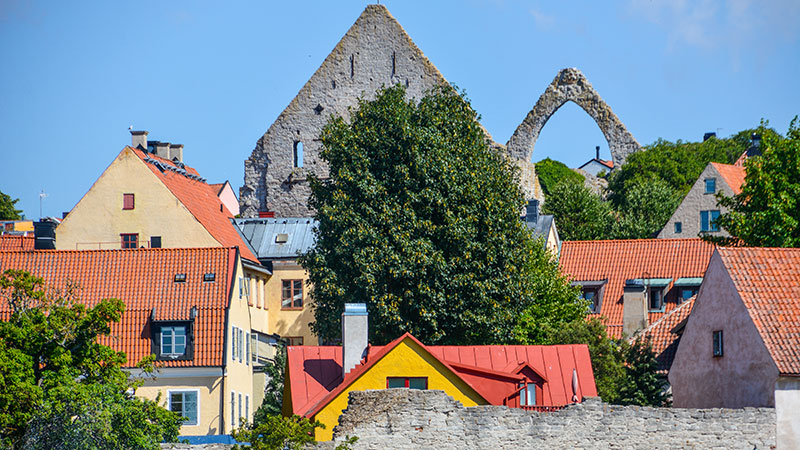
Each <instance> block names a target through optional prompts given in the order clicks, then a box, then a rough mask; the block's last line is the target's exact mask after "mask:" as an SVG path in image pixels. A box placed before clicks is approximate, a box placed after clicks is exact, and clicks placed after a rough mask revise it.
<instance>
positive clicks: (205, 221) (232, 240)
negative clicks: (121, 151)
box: [128, 147, 258, 263]
mask: <svg viewBox="0 0 800 450" xmlns="http://www.w3.org/2000/svg"><path fill="white" fill-rule="evenodd" d="M128 148H129V149H131V150H132V151H133V152H134V153H135V154H136V155H137V156H138V157H139V158H141V160H142V161H144V163H145V164H146V165H147V167H149V168H150V170H151V171H152V172H153V174H155V176H156V177H157V178H158V179H159V180H161V182H162V183H164V185H165V186H167V188H168V189H169V190H170V192H172V194H173V195H175V197H177V198H178V200H180V202H181V203H183V205H184V206H185V207H186V209H188V210H189V212H190V213H191V214H192V215H193V216H194V218H195V219H197V221H198V222H200V224H201V225H203V227H205V229H206V230H208V232H209V234H211V236H213V237H214V239H216V240H217V242H219V243H220V244H221V245H222V246H223V247H239V251H240V252H241V256H242V258H245V259H248V260H250V261H253V262H256V263H258V257H256V255H255V254H253V252H252V251H251V250H250V247H249V246H248V245H247V244H246V243H245V242H244V241H243V240H242V237H241V235H240V234H239V233H238V232H237V231H236V229H235V228H234V226H235V225H234V224H233V222H231V219H233V215H232V214H231V213H230V211H228V208H226V207H224V205H223V203H222V200H220V198H219V196H218V194H219V187H215V186H214V185H210V184H207V183H206V182H205V181H204V180H203V179H201V178H200V177H199V176H198V174H197V171H196V170H195V169H193V168H191V167H189V166H186V165H184V166H183V167H180V166H178V165H176V163H174V162H173V161H170V160H168V159H164V158H161V157H158V156H156V155H154V154H152V153H147V152H145V151H143V150H141V149H135V148H133V147H128ZM182 171H184V172H182ZM185 173H188V174H190V175H192V176H186V174H185Z"/></svg>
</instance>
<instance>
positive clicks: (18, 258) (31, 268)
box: [0, 247, 236, 367]
mask: <svg viewBox="0 0 800 450" xmlns="http://www.w3.org/2000/svg"><path fill="white" fill-rule="evenodd" d="M235 256H236V249H233V248H225V247H217V248H164V249H132V250H82V251H77V250H47V251H40V250H35V251H0V269H2V270H6V269H12V268H13V269H21V270H26V271H28V272H30V273H32V274H34V275H36V276H39V277H41V278H44V280H45V284H46V286H48V287H52V288H56V289H63V288H64V287H65V286H66V282H67V280H70V281H73V282H76V283H78V285H79V286H80V291H79V298H80V299H81V303H84V304H87V305H95V304H97V303H98V302H99V301H100V300H102V299H106V298H119V299H120V300H122V301H124V302H125V312H124V313H123V315H122V320H121V321H120V322H119V323H115V324H112V327H111V337H107V338H103V339H102V342H103V343H104V344H106V345H109V346H111V347H112V348H114V349H115V350H118V351H124V352H125V353H126V354H127V355H128V363H127V366H133V365H135V364H136V363H137V362H138V361H140V360H141V359H142V358H143V357H145V356H147V355H149V354H150V353H151V339H150V325H149V318H150V314H151V312H152V311H153V310H154V309H155V311H156V316H157V317H156V318H157V319H173V320H174V319H188V318H189V311H190V310H191V308H192V307H197V317H196V318H195V323H194V359H193V360H191V361H164V364H165V366H167V367H189V366H206V367H207V366H221V365H222V357H223V353H224V345H225V342H224V336H225V310H226V308H227V307H228V301H229V299H230V290H231V277H232V276H233V268H234V264H235V262H236V258H235ZM212 272H213V273H215V274H216V280H215V281H214V282H204V281H203V275H204V274H206V273H212ZM176 273H185V274H186V281H185V282H183V283H176V282H174V276H175V274H176ZM8 314H9V310H8V305H7V303H5V301H4V300H0V318H2V319H5V318H7V317H8Z"/></svg>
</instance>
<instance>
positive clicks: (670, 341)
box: [636, 296, 697, 371]
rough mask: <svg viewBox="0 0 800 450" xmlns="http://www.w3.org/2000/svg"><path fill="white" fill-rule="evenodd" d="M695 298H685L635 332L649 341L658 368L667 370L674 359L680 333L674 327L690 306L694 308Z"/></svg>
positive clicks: (682, 318)
mask: <svg viewBox="0 0 800 450" xmlns="http://www.w3.org/2000/svg"><path fill="white" fill-rule="evenodd" d="M696 298H697V297H696V296H694V297H692V298H690V299H689V300H686V301H685V302H683V303H681V304H680V305H679V306H677V307H676V308H675V309H673V310H672V311H670V312H669V313H667V314H664V316H662V317H661V318H660V319H658V320H657V321H656V322H655V323H653V324H651V325H650V326H649V327H647V328H645V329H644V330H642V331H640V332H639V333H637V335H636V337H639V336H644V337H645V338H646V339H648V340H649V341H650V345H652V347H653V353H655V355H656V360H657V361H658V370H661V371H668V370H669V368H670V367H671V366H672V360H673V359H675V351H676V350H678V342H679V338H680V334H679V332H677V330H675V327H677V326H678V325H680V324H681V323H682V322H683V321H684V320H686V318H687V317H689V314H690V313H691V312H692V308H694V301H695V299H696Z"/></svg>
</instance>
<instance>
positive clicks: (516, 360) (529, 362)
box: [287, 333, 597, 417]
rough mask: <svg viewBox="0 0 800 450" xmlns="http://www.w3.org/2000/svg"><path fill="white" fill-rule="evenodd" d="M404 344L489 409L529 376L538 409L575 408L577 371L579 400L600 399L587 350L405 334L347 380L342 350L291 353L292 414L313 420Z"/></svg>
mask: <svg viewBox="0 0 800 450" xmlns="http://www.w3.org/2000/svg"><path fill="white" fill-rule="evenodd" d="M404 339H411V340H413V341H414V342H415V343H416V344H418V345H419V346H421V347H422V348H423V349H424V350H425V351H427V352H429V353H430V355H432V356H433V357H434V358H435V359H436V360H438V361H439V362H441V363H442V364H443V365H444V366H445V367H446V368H448V369H449V370H450V371H452V372H453V373H454V374H455V375H456V376H458V377H459V378H461V379H462V380H463V381H464V382H466V384H467V385H469V386H470V387H471V388H472V389H474V390H475V392H477V393H478V394H479V395H480V396H481V397H483V398H484V399H485V400H486V403H487V404H494V405H503V404H508V403H504V400H507V399H508V398H509V397H510V396H511V397H513V396H514V393H515V390H516V389H517V388H518V386H519V383H520V381H522V380H523V379H524V378H525V376H527V377H528V378H529V379H530V378H531V377H533V376H538V377H539V378H540V379H541V380H542V381H543V383H542V395H543V398H542V399H541V400H540V403H539V401H538V400H537V404H541V405H551V406H560V405H567V404H569V403H572V396H573V392H572V376H573V369H575V371H576V373H577V376H578V392H577V397H578V398H579V399H580V398H583V397H592V396H596V395H597V387H596V386H595V383H594V373H593V372H592V363H591V358H590V357H589V348H588V347H587V346H586V345H551V346H547V345H465V346H426V345H424V344H422V343H421V342H419V340H417V339H416V338H414V337H413V336H411V335H410V334H408V333H406V334H404V335H403V336H400V337H399V338H397V339H396V340H394V341H392V342H391V343H389V344H388V345H386V346H370V347H369V348H368V349H367V356H366V358H365V359H364V360H362V362H361V364H359V365H357V366H356V367H355V368H354V369H353V370H351V371H350V372H349V373H348V374H347V376H346V377H345V378H344V380H343V379H342V367H341V362H342V347H339V346H296V347H289V348H288V355H287V356H288V359H287V373H288V375H289V376H288V380H287V381H288V382H289V383H290V389H289V391H290V392H291V404H292V413H294V414H298V415H305V416H307V417H312V416H314V415H315V414H316V413H317V412H319V411H320V410H321V409H322V408H324V407H325V405H327V404H328V403H329V402H330V401H332V400H333V399H334V398H336V397H337V396H338V395H339V394H340V393H341V392H343V391H344V390H346V389H347V387H348V386H349V385H350V384H351V383H353V382H354V381H355V380H356V379H358V378H359V377H360V376H362V375H363V374H364V373H365V372H367V371H369V370H370V369H371V368H372V367H373V366H374V365H375V364H376V363H377V362H378V361H380V360H381V358H383V357H384V356H385V355H387V354H388V353H389V352H391V351H392V350H393V349H394V348H395V346H397V345H398V344H399V343H400V342H402V341H403V340H404ZM525 374H527V375H525ZM512 402H513V400H512Z"/></svg>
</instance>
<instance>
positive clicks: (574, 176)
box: [535, 158, 584, 196]
mask: <svg viewBox="0 0 800 450" xmlns="http://www.w3.org/2000/svg"><path fill="white" fill-rule="evenodd" d="M535 167H536V176H537V177H538V178H539V184H540V185H541V186H542V192H544V195H546V196H547V195H550V192H551V191H552V190H553V188H554V187H555V186H556V185H557V184H559V183H561V182H562V181H566V182H572V183H575V184H583V181H584V176H583V175H581V174H579V173H578V172H575V171H574V170H572V169H570V168H569V167H567V165H566V164H564V163H562V162H560V161H554V160H552V159H550V158H545V159H543V160H541V161H539V162H537V163H536V166H535Z"/></svg>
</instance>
